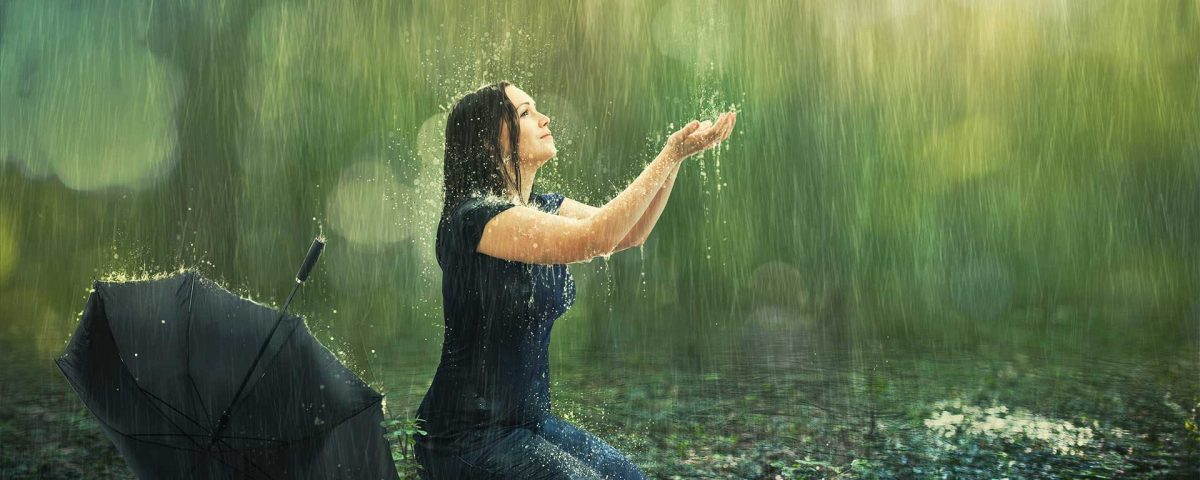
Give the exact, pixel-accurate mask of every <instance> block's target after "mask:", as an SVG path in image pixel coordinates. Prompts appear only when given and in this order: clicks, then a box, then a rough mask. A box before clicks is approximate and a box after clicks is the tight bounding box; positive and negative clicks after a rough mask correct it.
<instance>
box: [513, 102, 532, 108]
mask: <svg viewBox="0 0 1200 480" xmlns="http://www.w3.org/2000/svg"><path fill="white" fill-rule="evenodd" d="M529 103H532V104H533V106H534V107H537V102H523V103H521V105H525V104H529ZM521 105H517V108H521Z"/></svg>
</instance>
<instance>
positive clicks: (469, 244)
mask: <svg viewBox="0 0 1200 480" xmlns="http://www.w3.org/2000/svg"><path fill="white" fill-rule="evenodd" d="M515 206H516V205H515V204H513V203H512V202H506V201H503V200H497V199H489V198H482V197H472V198H469V199H467V200H466V201H464V202H463V204H462V205H461V206H459V207H458V211H457V213H456V214H455V216H454V219H453V221H454V222H455V225H453V231H454V232H456V233H457V234H458V237H459V239H460V242H459V245H460V246H461V247H462V248H464V249H465V250H466V251H468V252H475V249H476V248H478V247H479V239H481V238H483V227H484V226H486V225H487V223H488V221H489V220H491V219H492V217H495V216H496V215H499V214H500V212H503V211H505V210H508V209H509V208H512V207H515Z"/></svg>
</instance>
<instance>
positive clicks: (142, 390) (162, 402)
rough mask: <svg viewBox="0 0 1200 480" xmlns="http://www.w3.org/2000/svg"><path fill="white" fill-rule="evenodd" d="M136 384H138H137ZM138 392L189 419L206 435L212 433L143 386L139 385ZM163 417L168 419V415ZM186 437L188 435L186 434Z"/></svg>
mask: <svg viewBox="0 0 1200 480" xmlns="http://www.w3.org/2000/svg"><path fill="white" fill-rule="evenodd" d="M135 384H136V382H135ZM138 390H140V391H141V392H142V393H144V394H146V395H148V396H149V397H150V398H152V399H154V400H156V401H158V402H159V403H161V404H163V405H165V406H166V407H167V408H169V409H171V410H172V411H174V412H175V413H178V414H179V416H181V417H183V418H186V419H187V420H188V421H189V422H192V424H194V425H196V426H197V427H200V429H202V430H204V432H205V433H210V432H209V430H208V427H206V426H204V425H203V424H201V423H200V422H198V421H196V419H194V418H192V417H191V416H190V415H188V414H186V413H183V412H182V411H180V410H179V409H178V408H175V407H173V406H171V404H170V403H167V401H166V400H163V399H161V398H158V395H155V394H153V393H151V392H150V391H149V390H146V389H144V388H142V386H141V385H138ZM163 417H164V418H166V415H163ZM168 421H170V420H168ZM172 425H174V422H172ZM176 428H178V429H179V430H180V431H182V430H183V429H182V428H179V427H176ZM185 435H186V434H185Z"/></svg>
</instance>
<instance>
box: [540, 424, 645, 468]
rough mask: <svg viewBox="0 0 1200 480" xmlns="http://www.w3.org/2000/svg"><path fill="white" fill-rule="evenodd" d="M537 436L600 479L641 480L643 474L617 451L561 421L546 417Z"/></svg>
mask: <svg viewBox="0 0 1200 480" xmlns="http://www.w3.org/2000/svg"><path fill="white" fill-rule="evenodd" d="M538 435H539V436H541V437H543V438H545V439H546V440H547V441H548V442H550V443H552V444H554V445H555V446H557V447H558V448H560V449H562V450H563V451H565V452H567V453H570V454H571V455H573V456H575V457H576V458H578V459H579V460H580V461H582V462H583V463H584V464H585V465H587V466H589V467H591V468H592V469H593V470H595V471H596V472H598V473H599V474H600V475H601V476H602V477H604V478H619V479H644V478H646V474H645V473H643V472H642V471H641V469H639V468H638V467H637V465H634V464H633V462H631V461H630V460H629V459H628V458H626V457H625V455H624V454H622V453H621V452H620V451H618V450H617V449H616V448H614V447H613V446H612V445H609V444H608V442H605V441H604V440H602V439H600V437H597V436H595V435H592V434H591V433H588V432H587V431H585V430H583V429H581V428H579V427H576V426H575V425H572V424H571V423H570V422H567V421H566V420H563V419H561V418H558V417H555V416H550V417H549V418H547V419H546V420H545V421H544V422H543V423H542V425H541V429H540V430H539V431H538Z"/></svg>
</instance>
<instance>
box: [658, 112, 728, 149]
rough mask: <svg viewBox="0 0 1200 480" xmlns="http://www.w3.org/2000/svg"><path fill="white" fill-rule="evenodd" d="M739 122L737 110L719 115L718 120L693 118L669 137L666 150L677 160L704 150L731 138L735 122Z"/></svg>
mask: <svg viewBox="0 0 1200 480" xmlns="http://www.w3.org/2000/svg"><path fill="white" fill-rule="evenodd" d="M736 122H737V113H736V112H725V113H722V114H721V116H720V117H717V122H716V123H712V122H709V121H708V120H705V121H703V122H701V121H699V120H692V121H691V122H690V123H688V124H687V125H684V126H683V128H681V129H679V131H677V132H675V133H672V134H671V136H670V137H669V138H667V146H666V150H667V151H668V152H669V153H670V154H671V155H672V156H673V157H674V158H675V159H677V160H679V161H683V159H685V158H687V157H690V156H692V155H695V154H697V153H700V152H703V151H705V150H708V149H709V148H712V147H714V146H716V145H718V144H720V143H721V141H722V140H725V139H726V138H729V134H730V133H731V132H733V124H734V123H736Z"/></svg>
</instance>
